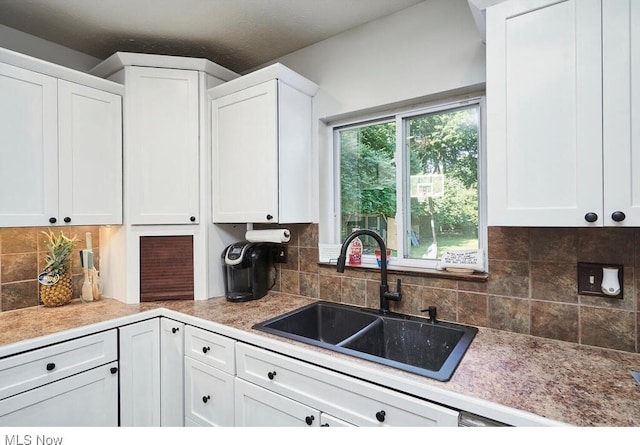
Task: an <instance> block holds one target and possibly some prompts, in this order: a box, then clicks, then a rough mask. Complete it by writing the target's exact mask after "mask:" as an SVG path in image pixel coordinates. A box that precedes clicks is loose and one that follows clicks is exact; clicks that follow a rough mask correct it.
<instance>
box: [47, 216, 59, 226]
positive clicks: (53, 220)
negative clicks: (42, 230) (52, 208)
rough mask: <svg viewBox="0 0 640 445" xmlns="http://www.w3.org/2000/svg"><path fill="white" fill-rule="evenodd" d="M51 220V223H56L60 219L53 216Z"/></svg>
mask: <svg viewBox="0 0 640 445" xmlns="http://www.w3.org/2000/svg"><path fill="white" fill-rule="evenodd" d="M49 222H50V223H51V224H55V223H57V222H58V220H57V219H56V218H54V217H53V216H52V217H51V218H49Z"/></svg>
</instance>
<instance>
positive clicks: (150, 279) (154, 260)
mask: <svg viewBox="0 0 640 445" xmlns="http://www.w3.org/2000/svg"><path fill="white" fill-rule="evenodd" d="M158 300H193V236H191V235H180V236H141V237H140V301H158Z"/></svg>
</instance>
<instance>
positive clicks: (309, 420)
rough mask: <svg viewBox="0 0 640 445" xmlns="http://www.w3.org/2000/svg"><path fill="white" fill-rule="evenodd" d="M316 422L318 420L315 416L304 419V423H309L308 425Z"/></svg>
mask: <svg viewBox="0 0 640 445" xmlns="http://www.w3.org/2000/svg"><path fill="white" fill-rule="evenodd" d="M314 420H316V418H315V417H313V416H307V417H305V418H304V421H305V422H306V423H307V425H311V424H312V423H313V421H314Z"/></svg>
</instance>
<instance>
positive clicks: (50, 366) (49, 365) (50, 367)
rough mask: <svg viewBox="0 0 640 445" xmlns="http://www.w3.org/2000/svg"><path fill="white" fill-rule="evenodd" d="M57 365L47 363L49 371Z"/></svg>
mask: <svg viewBox="0 0 640 445" xmlns="http://www.w3.org/2000/svg"><path fill="white" fill-rule="evenodd" d="M55 367H56V364H55V363H47V371H53V370H54V369H55Z"/></svg>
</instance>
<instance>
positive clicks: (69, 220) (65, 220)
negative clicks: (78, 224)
mask: <svg viewBox="0 0 640 445" xmlns="http://www.w3.org/2000/svg"><path fill="white" fill-rule="evenodd" d="M63 221H64V222H66V223H70V222H71V218H69V217H68V216H65V217H64V220H63Z"/></svg>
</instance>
